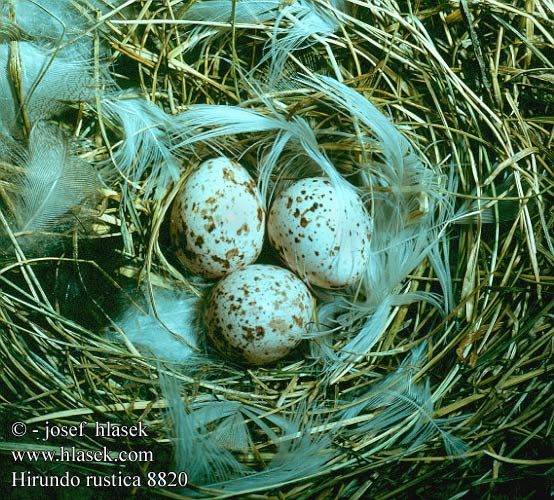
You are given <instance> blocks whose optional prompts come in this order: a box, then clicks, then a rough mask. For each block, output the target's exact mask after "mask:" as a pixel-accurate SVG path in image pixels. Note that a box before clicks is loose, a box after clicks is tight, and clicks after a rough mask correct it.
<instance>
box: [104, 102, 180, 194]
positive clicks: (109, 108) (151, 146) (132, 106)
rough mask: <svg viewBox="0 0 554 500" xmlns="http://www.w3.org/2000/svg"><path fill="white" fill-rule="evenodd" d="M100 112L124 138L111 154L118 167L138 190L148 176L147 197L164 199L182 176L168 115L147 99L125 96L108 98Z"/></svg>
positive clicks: (145, 190)
mask: <svg viewBox="0 0 554 500" xmlns="http://www.w3.org/2000/svg"><path fill="white" fill-rule="evenodd" d="M100 112H101V113H102V115H103V116H104V117H105V118H106V119H107V120H108V122H109V123H110V124H111V127H112V129H113V130H114V131H115V133H116V134H118V135H119V136H120V137H121V136H122V137H121V139H122V141H121V143H120V144H119V145H118V146H116V147H115V148H114V150H113V153H112V159H113V161H114V163H115V166H116V168H117V169H118V170H119V171H120V172H121V173H122V174H123V177H124V178H125V179H127V180H128V181H129V182H131V184H132V185H135V187H136V185H137V184H138V183H139V182H140V181H143V180H145V177H146V175H147V174H148V179H147V180H146V182H145V185H144V195H145V196H149V195H150V194H153V195H154V197H156V198H159V197H161V196H163V194H164V193H165V190H166V188H167V187H168V185H169V183H170V182H171V181H176V180H177V179H178V178H179V175H180V166H179V162H178V160H177V159H176V158H175V156H174V155H173V154H172V152H171V140H170V135H169V134H167V133H166V131H165V126H166V124H167V121H168V119H169V117H168V115H166V114H165V113H164V112H163V110H162V109H160V108H159V107H158V106H156V105H155V104H153V103H151V102H149V101H147V100H145V99H140V98H127V97H126V96H125V95H124V94H122V93H114V94H110V95H108V96H106V97H105V98H104V99H103V101H102V103H101V108H100Z"/></svg>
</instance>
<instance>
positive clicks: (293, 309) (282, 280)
mask: <svg viewBox="0 0 554 500" xmlns="http://www.w3.org/2000/svg"><path fill="white" fill-rule="evenodd" d="M313 315H314V303H313V299H312V296H311V293H310V291H309V290H308V288H307V286H306V285H305V284H304V282H303V281H302V280H301V279H300V278H298V277H297V276H296V275H295V274H294V273H292V272H291V271H289V270H288V269H284V268H282V267H278V266H274V265H269V264H268V265H265V264H253V265H250V266H247V267H245V268H244V269H240V270H238V271H235V272H234V273H232V274H229V275H228V276H226V277H225V278H223V279H222V280H221V281H219V283H217V284H216V285H215V286H214V288H213V289H212V291H211V293H210V295H209V297H208V300H207V303H206V309H205V314H204V318H205V322H206V327H207V331H208V336H209V337H210V339H211V341H212V343H213V344H214V346H215V347H216V348H217V350H218V351H219V352H220V353H221V354H222V355H223V356H224V357H226V358H229V359H232V360H235V361H239V362H246V363H248V364H253V365H263V364H267V363H271V362H272V361H276V360H278V359H280V358H282V357H284V356H286V355H287V354H288V353H289V352H291V351H292V350H293V349H294V348H295V347H296V346H297V345H298V344H299V343H300V341H301V340H302V338H303V336H304V335H305V334H306V332H307V331H308V329H309V325H310V324H311V322H312V321H313Z"/></svg>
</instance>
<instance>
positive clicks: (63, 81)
mask: <svg viewBox="0 0 554 500" xmlns="http://www.w3.org/2000/svg"><path fill="white" fill-rule="evenodd" d="M18 51H19V55H20V60H21V75H20V78H21V91H22V103H21V104H22V105H23V110H24V112H25V113H26V115H27V118H28V120H29V122H30V124H31V125H32V124H34V123H36V122H37V121H39V120H46V119H50V118H52V117H54V116H56V115H58V114H60V113H61V112H63V111H64V110H65V109H67V103H70V102H78V101H83V100H87V99H92V98H93V96H94V95H95V91H96V89H97V88H98V85H97V82H96V80H95V78H94V73H93V64H92V62H91V61H90V60H86V59H84V58H83V57H82V56H81V55H80V54H76V55H75V57H60V56H57V55H56V54H55V52H54V51H52V50H47V49H44V48H42V47H37V46H35V45H34V44H31V43H29V42H19V43H18ZM8 61H9V48H8V45H6V44H0V121H1V122H2V123H3V125H4V126H5V127H6V128H7V129H9V130H10V131H11V132H12V133H16V132H17V130H18V128H19V126H20V125H19V124H18V123H22V121H21V109H20V102H19V98H17V97H16V96H15V95H14V93H13V86H12V81H11V78H10V75H9V73H8Z"/></svg>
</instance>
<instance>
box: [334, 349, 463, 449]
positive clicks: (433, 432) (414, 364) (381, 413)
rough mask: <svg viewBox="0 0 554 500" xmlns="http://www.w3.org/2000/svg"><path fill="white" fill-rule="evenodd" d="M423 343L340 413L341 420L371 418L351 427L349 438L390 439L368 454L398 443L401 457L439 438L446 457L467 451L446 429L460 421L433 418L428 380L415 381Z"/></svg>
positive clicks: (423, 350) (423, 354)
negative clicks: (369, 416) (360, 417)
mask: <svg viewBox="0 0 554 500" xmlns="http://www.w3.org/2000/svg"><path fill="white" fill-rule="evenodd" d="M426 347H427V346H426V344H425V343H424V344H421V345H420V346H418V347H416V348H414V349H413V350H412V352H411V353H410V354H409V355H407V356H406V358H405V359H404V360H403V361H402V363H401V365H400V366H399V367H398V368H397V369H396V370H395V371H394V372H392V373H391V374H389V375H386V376H384V377H383V378H382V379H381V380H380V381H378V382H376V383H374V384H371V385H370V389H369V391H368V392H367V393H365V394H362V395H361V396H359V397H357V398H356V399H355V400H354V401H351V402H350V406H349V408H347V409H346V410H344V411H343V412H342V418H343V419H344V420H348V419H351V418H353V417H359V416H361V415H364V414H368V415H371V414H372V416H371V418H368V419H367V421H366V422H364V423H360V424H358V425H355V426H353V427H350V428H349V429H348V431H347V433H348V435H350V436H354V435H364V436H367V435H368V434H369V435H373V436H380V435H382V436H383V437H386V436H389V437H388V438H387V439H386V441H383V440H379V441H377V444H376V445H375V446H374V447H373V448H372V449H371V450H366V452H367V453H370V454H373V453H376V452H377V451H379V450H380V449H382V448H383V447H384V446H385V443H386V446H392V445H393V444H395V443H396V444H401V445H404V446H405V447H406V449H405V450H404V452H403V454H408V453H411V452H412V451H414V450H415V449H416V448H418V447H419V446H421V445H423V444H425V443H427V442H429V441H431V440H432V439H435V438H436V437H440V438H442V440H443V442H444V445H445V448H446V452H447V454H448V455H449V456H460V455H463V454H464V453H465V452H466V446H465V444H464V442H463V441H462V440H461V439H460V438H458V437H456V436H454V435H452V434H451V433H450V432H449V431H448V430H447V429H448V427H449V426H452V425H453V424H455V423H456V422H457V421H458V420H460V419H459V418H456V417H454V418H450V419H435V418H433V397H432V393H431V388H430V385H429V380H428V379H427V380H426V381H425V382H416V381H415V380H414V378H415V375H416V374H417V371H418V369H419V368H420V366H421V364H422V362H423V359H424V357H425V353H426Z"/></svg>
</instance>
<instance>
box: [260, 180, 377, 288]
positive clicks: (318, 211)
mask: <svg viewBox="0 0 554 500" xmlns="http://www.w3.org/2000/svg"><path fill="white" fill-rule="evenodd" d="M267 231H268V236H269V240H270V242H271V244H272V245H273V247H274V248H275V249H276V250H277V251H278V253H279V255H280V256H281V258H282V260H283V261H284V262H285V263H286V265H287V266H288V267H289V268H290V269H292V270H293V271H294V272H295V273H297V274H298V275H299V276H300V277H302V278H303V279H305V280H306V281H308V282H309V283H311V284H313V285H316V286H319V287H322V288H342V287H346V286H351V285H354V284H355V283H356V282H357V281H358V280H359V279H360V278H361V277H362V274H363V272H364V270H365V268H366V266H367V263H368V257H369V237H370V218H369V215H368V213H367V211H366V209H365V207H364V205H363V203H362V201H361V199H360V197H359V196H358V194H357V193H356V191H355V190H354V188H353V187H352V186H351V185H349V184H348V185H347V184H346V183H345V184H341V185H340V186H334V185H333V184H332V183H331V182H330V181H329V180H328V179H326V178H323V177H311V178H306V179H301V180H299V181H297V182H295V183H294V184H292V185H290V186H289V187H288V188H286V189H284V190H283V191H281V192H280V193H279V194H278V195H277V196H276V198H275V200H274V202H273V203H272V206H271V209H270V211H269V215H268V223H267Z"/></svg>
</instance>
